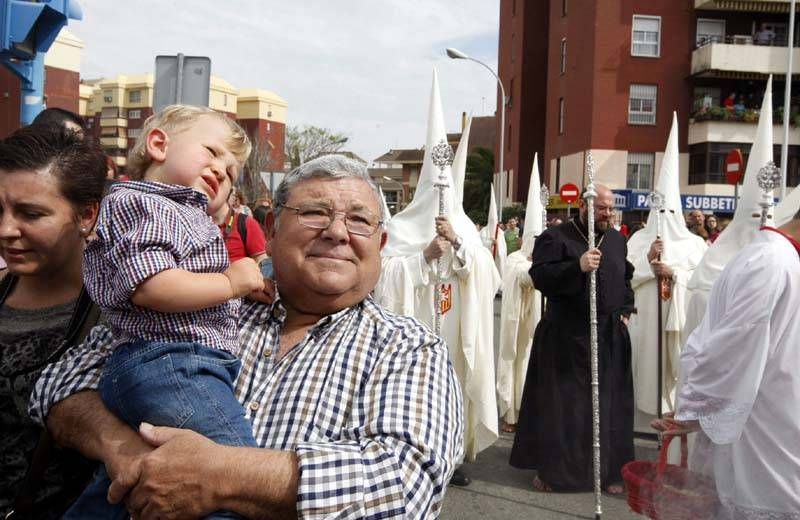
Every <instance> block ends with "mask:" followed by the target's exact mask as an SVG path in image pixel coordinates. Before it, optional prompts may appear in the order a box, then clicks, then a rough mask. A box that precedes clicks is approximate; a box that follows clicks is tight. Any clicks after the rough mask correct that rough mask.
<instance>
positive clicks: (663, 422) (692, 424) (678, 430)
mask: <svg viewBox="0 0 800 520" xmlns="http://www.w3.org/2000/svg"><path fill="white" fill-rule="evenodd" d="M650 427H651V428H652V429H654V430H656V431H658V432H661V433H663V434H665V435H683V434H685V433H692V432H696V431H699V430H700V423H699V422H698V421H678V420H676V419H675V414H674V413H672V412H667V413H665V414H664V417H663V418H661V419H653V420H652V421H650Z"/></svg>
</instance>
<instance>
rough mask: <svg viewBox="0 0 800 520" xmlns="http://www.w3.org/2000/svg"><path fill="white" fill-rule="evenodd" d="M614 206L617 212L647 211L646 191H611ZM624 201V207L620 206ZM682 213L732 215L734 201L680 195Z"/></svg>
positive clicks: (724, 198)
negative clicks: (704, 212) (701, 212)
mask: <svg viewBox="0 0 800 520" xmlns="http://www.w3.org/2000/svg"><path fill="white" fill-rule="evenodd" d="M613 191H614V206H615V207H616V208H617V210H618V211H647V210H649V209H650V207H649V206H648V205H647V195H648V194H649V192H647V191H633V190H613ZM623 198H624V199H625V203H624V205H623V204H622V202H623ZM681 204H682V205H683V210H684V211H692V210H695V209H699V210H700V211H710V212H714V213H733V212H734V211H735V210H736V199H735V198H734V197H726V196H721V195H681Z"/></svg>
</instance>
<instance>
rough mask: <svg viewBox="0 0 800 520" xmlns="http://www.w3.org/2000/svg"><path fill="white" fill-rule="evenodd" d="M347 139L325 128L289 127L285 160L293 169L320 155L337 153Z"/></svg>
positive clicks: (310, 126) (308, 126)
mask: <svg viewBox="0 0 800 520" xmlns="http://www.w3.org/2000/svg"><path fill="white" fill-rule="evenodd" d="M347 139H348V138H347V136H345V135H344V134H339V133H335V132H333V131H332V130H328V129H327V128H320V127H318V126H313V125H306V126H303V127H299V126H290V127H288V128H287V129H286V158H287V159H288V160H289V163H290V164H291V167H292V168H293V169H294V168H297V167H298V166H300V165H301V164H303V163H304V162H306V161H310V160H311V159H315V158H317V157H319V156H320V155H325V154H329V153H336V152H338V151H339V150H341V149H342V147H344V145H345V143H347Z"/></svg>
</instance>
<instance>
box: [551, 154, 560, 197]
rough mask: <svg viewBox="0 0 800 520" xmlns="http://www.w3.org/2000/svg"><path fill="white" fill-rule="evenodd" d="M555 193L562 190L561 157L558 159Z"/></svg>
mask: <svg viewBox="0 0 800 520" xmlns="http://www.w3.org/2000/svg"><path fill="white" fill-rule="evenodd" d="M554 188H555V189H554V190H553V191H558V189H559V188H561V157H559V158H558V159H556V185H555V187H554Z"/></svg>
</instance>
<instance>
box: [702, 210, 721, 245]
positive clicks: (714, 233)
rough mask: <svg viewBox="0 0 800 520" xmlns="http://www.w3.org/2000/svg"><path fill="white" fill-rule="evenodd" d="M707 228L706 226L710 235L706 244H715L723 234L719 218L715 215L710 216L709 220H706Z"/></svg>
mask: <svg viewBox="0 0 800 520" xmlns="http://www.w3.org/2000/svg"><path fill="white" fill-rule="evenodd" d="M705 226H706V233H708V238H707V239H706V242H708V243H709V244H713V243H714V240H716V239H717V237H718V236H719V234H720V233H721V230H720V229H719V225H718V224H717V217H715V216H714V215H709V216H708V218H706V223H705Z"/></svg>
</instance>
